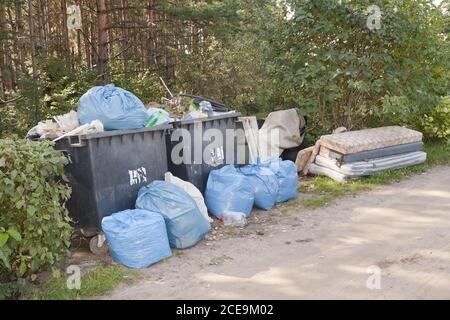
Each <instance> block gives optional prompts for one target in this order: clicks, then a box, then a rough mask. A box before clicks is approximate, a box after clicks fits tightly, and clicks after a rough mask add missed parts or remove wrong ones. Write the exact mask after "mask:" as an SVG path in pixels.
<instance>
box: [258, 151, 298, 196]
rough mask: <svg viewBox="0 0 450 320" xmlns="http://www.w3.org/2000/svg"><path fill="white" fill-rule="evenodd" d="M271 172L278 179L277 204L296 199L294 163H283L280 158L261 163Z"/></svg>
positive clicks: (295, 170) (295, 169)
mask: <svg viewBox="0 0 450 320" xmlns="http://www.w3.org/2000/svg"><path fill="white" fill-rule="evenodd" d="M261 165H262V166H265V167H267V168H269V169H270V170H272V172H274V173H275V175H276V177H277V179H278V186H279V190H278V195H277V203H279V202H286V201H289V200H293V199H296V198H297V193H298V186H297V185H298V173H297V167H296V166H295V163H294V162H292V161H289V160H287V161H283V160H281V158H274V159H271V160H269V161H266V162H263V163H261Z"/></svg>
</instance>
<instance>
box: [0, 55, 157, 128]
mask: <svg viewBox="0 0 450 320" xmlns="http://www.w3.org/2000/svg"><path fill="white" fill-rule="evenodd" d="M128 66H129V69H127V70H125V71H122V70H120V69H119V68H118V67H117V66H115V65H111V66H110V68H111V78H110V82H111V83H114V84H115V85H116V86H119V87H122V88H124V89H126V90H129V91H131V92H133V93H134V94H136V96H138V97H139V98H140V99H141V100H142V101H143V102H144V103H148V102H151V101H160V100H161V97H163V96H164V95H165V92H164V89H163V87H162V85H161V83H160V80H159V79H158V78H157V77H156V76H155V75H154V74H150V73H149V72H146V71H144V72H135V71H134V70H135V69H136V68H137V66H136V64H134V63H132V62H130V63H129V64H128ZM39 70H40V72H39V77H38V79H37V80H36V81H34V80H33V78H32V77H30V76H23V77H22V78H21V79H20V90H19V91H18V92H16V93H14V94H13V95H11V96H10V98H14V97H18V96H19V97H22V98H21V99H20V100H18V101H17V102H14V103H13V104H7V105H6V106H3V107H1V106H0V115H1V116H2V117H1V118H0V137H1V136H2V134H3V135H6V134H9V133H15V134H20V135H24V134H25V133H26V132H27V131H28V130H29V129H30V128H32V127H33V126H35V125H36V124H37V122H38V120H39V119H50V118H52V117H53V116H56V115H61V114H64V113H67V112H69V111H70V110H76V109H77V103H78V100H79V98H80V97H81V96H82V95H83V94H84V93H85V92H87V91H88V90H89V89H90V88H91V87H93V86H96V85H100V81H99V80H98V77H97V72H96V70H91V69H89V68H86V67H84V66H80V67H77V68H73V67H72V66H70V65H68V64H67V63H66V62H65V61H63V60H61V59H58V58H54V57H49V58H47V59H42V60H40V62H39ZM36 105H37V107H36Z"/></svg>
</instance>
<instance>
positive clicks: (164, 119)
mask: <svg viewBox="0 0 450 320" xmlns="http://www.w3.org/2000/svg"><path fill="white" fill-rule="evenodd" d="M147 114H148V116H149V118H148V119H147V122H146V123H145V126H146V127H154V126H160V125H163V124H168V123H170V122H172V121H173V119H172V118H170V114H169V113H168V112H167V111H166V110H163V109H160V108H149V109H147Z"/></svg>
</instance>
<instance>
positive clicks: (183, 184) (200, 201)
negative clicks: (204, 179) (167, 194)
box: [164, 172, 213, 223]
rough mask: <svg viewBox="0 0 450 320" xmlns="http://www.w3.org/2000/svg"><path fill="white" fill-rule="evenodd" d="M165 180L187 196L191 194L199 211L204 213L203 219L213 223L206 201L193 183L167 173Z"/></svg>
mask: <svg viewBox="0 0 450 320" xmlns="http://www.w3.org/2000/svg"><path fill="white" fill-rule="evenodd" d="M164 178H165V179H164V180H165V181H166V182H169V183H172V184H174V185H176V186H177V187H180V188H181V189H183V190H184V191H185V192H186V193H187V194H189V195H190V196H191V197H192V199H194V201H195V203H196V204H197V207H198V209H199V210H200V212H201V213H202V215H203V217H204V218H205V219H206V220H207V221H208V222H209V223H211V222H213V220H212V219H211V218H210V217H209V215H208V208H207V207H206V204H205V199H204V198H203V195H202V193H201V192H200V190H198V189H197V188H196V187H195V186H194V185H193V184H192V183H190V182H187V181H184V180H181V179H180V178H177V177H175V176H174V175H173V174H172V173H170V172H167V173H166V174H165V176H164Z"/></svg>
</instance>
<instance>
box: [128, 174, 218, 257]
mask: <svg viewBox="0 0 450 320" xmlns="http://www.w3.org/2000/svg"><path fill="white" fill-rule="evenodd" d="M136 208H137V209H144V210H149V211H153V212H157V213H160V214H161V215H162V216H163V217H164V220H165V222H166V227H167V233H168V237H169V243H170V246H171V247H173V248H177V249H186V248H190V247H192V246H194V245H195V244H197V242H199V241H201V240H203V238H204V237H205V235H206V234H207V233H208V232H209V231H210V230H211V225H210V224H209V222H208V221H207V220H206V219H205V217H204V216H203V215H202V213H201V212H200V210H199V208H198V207H197V204H196V203H195V201H194V199H192V198H191V196H190V195H189V194H188V193H186V192H185V191H184V190H183V189H182V188H180V187H178V186H176V185H175V184H172V183H169V182H165V181H154V182H152V183H151V184H150V185H148V186H146V187H143V188H141V190H140V191H139V194H138V198H137V200H136Z"/></svg>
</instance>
